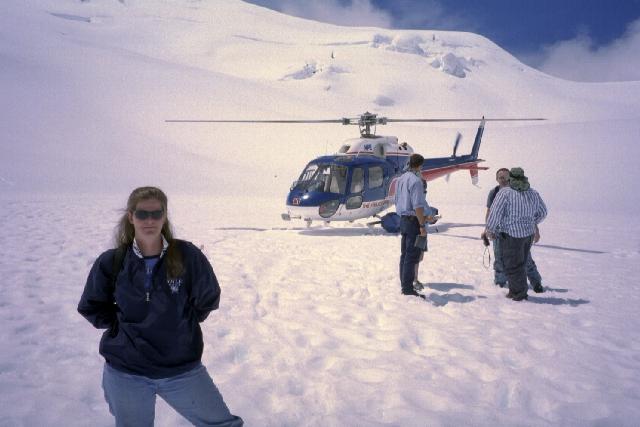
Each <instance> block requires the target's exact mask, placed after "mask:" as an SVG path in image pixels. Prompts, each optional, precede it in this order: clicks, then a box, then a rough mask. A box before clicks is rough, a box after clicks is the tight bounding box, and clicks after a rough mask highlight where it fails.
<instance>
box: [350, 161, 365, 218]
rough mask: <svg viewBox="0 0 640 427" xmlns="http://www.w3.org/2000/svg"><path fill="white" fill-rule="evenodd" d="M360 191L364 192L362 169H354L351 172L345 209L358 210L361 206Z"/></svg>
mask: <svg viewBox="0 0 640 427" xmlns="http://www.w3.org/2000/svg"><path fill="white" fill-rule="evenodd" d="M362 190H364V169H363V168H354V169H353V171H352V172H351V186H350V187H349V197H348V198H347V202H346V208H347V209H358V208H359V207H360V206H362Z"/></svg>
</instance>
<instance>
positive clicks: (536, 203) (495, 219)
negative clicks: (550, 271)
mask: <svg viewBox="0 0 640 427" xmlns="http://www.w3.org/2000/svg"><path fill="white" fill-rule="evenodd" d="M546 216H547V207H546V205H545V204H544V201H543V200H542V198H541V197H540V195H539V194H538V192H537V191H535V190H534V189H532V188H531V186H530V185H529V180H528V178H527V177H526V176H525V174H524V170H523V169H522V168H512V169H511V170H510V171H509V186H508V187H505V188H503V189H501V190H500V191H498V194H497V195H496V198H495V199H494V201H493V204H492V205H491V210H490V212H489V217H488V219H487V226H486V231H485V232H486V234H487V237H489V239H491V240H495V239H498V240H499V245H500V248H501V249H502V262H503V264H504V272H505V274H506V276H507V282H508V284H509V293H508V294H507V295H506V296H507V298H511V299H512V300H514V301H522V300H524V299H527V290H528V285H527V275H526V270H525V268H526V263H527V259H528V257H529V251H530V250H531V245H532V243H533V240H534V236H535V234H536V228H537V225H538V224H539V223H540V222H542V221H543V220H544V219H545V218H546Z"/></svg>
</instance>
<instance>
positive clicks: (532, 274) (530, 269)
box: [484, 168, 544, 293]
mask: <svg viewBox="0 0 640 427" xmlns="http://www.w3.org/2000/svg"><path fill="white" fill-rule="evenodd" d="M496 182H497V183H498V185H496V186H495V187H494V188H493V189H492V190H491V191H490V192H489V196H488V197H487V212H486V214H485V216H484V222H485V223H486V222H487V219H488V218H489V212H490V211H491V205H492V204H493V201H494V200H495V198H496V195H497V194H498V191H500V190H502V189H503V188H505V187H508V186H509V169H507V168H500V169H498V171H497V172H496ZM538 240H540V232H539V230H538V227H537V226H536V231H535V234H534V237H533V243H537V242H538ZM525 271H526V273H527V278H528V279H529V283H530V284H531V287H533V291H534V292H537V293H541V292H544V288H543V287H542V277H541V276H540V273H539V272H538V267H537V266H536V263H535V261H534V260H533V258H532V256H531V252H529V256H528V257H527V265H526V268H525ZM493 272H494V283H495V284H496V285H498V286H500V287H501V288H504V287H505V286H506V285H507V276H506V275H505V273H504V266H503V265H502V251H501V250H500V240H498V239H495V240H494V241H493Z"/></svg>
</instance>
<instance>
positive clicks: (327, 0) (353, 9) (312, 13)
mask: <svg viewBox="0 0 640 427" xmlns="http://www.w3.org/2000/svg"><path fill="white" fill-rule="evenodd" d="M264 3H268V4H269V5H270V7H273V8H275V9H277V10H279V11H281V12H282V13H285V14H287V15H294V16H298V17H301V18H306V19H311V20H314V21H320V22H328V23H331V24H336V25H345V26H358V27H382V28H391V26H392V17H391V15H390V14H389V13H387V12H385V11H383V10H381V9H379V8H377V7H375V6H374V5H373V4H371V2H370V1H369V0H352V1H349V2H348V3H345V2H341V1H340V0H323V1H318V2H316V1H313V2H300V1H299V0H272V1H268V2H263V4H264Z"/></svg>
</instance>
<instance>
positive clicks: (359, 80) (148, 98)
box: [0, 0, 640, 204]
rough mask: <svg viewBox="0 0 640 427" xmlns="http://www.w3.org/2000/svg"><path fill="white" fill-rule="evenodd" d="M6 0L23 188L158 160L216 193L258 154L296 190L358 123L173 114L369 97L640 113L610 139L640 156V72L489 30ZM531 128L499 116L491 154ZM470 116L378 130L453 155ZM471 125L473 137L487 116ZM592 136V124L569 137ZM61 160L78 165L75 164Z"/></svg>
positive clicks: (423, 110)
mask: <svg viewBox="0 0 640 427" xmlns="http://www.w3.org/2000/svg"><path fill="white" fill-rule="evenodd" d="M4 7H5V9H6V11H5V12H6V13H5V14H4V16H5V18H4V20H5V23H4V24H5V25H3V26H2V29H0V31H2V38H1V39H0V40H1V41H0V43H2V45H1V48H0V52H2V57H3V58H4V61H3V62H4V63H6V64H7V65H6V66H5V67H4V68H3V71H2V74H1V77H0V78H1V79H2V91H3V95H4V96H3V98H4V99H7V100H11V102H10V108H9V105H7V108H5V110H7V111H6V112H5V114H4V115H3V117H2V119H1V120H2V121H3V123H2V126H3V128H5V129H8V130H9V131H8V135H7V138H5V139H4V140H3V142H2V143H3V146H4V147H5V150H6V151H8V152H9V153H10V155H8V156H3V160H2V169H1V171H2V172H1V173H0V176H2V184H0V185H3V189H5V190H6V191H11V192H16V191H29V192H30V191H47V190H55V191H65V190H69V189H79V190H82V191H100V192H104V191H108V190H107V189H109V188H112V187H113V186H115V187H116V188H119V189H125V188H129V187H131V184H132V183H142V182H148V181H149V180H151V179H152V178H153V176H150V175H149V174H148V172H145V171H144V170H142V169H141V168H140V167H139V165H148V166H149V168H150V169H152V170H154V171H158V172H161V173H160V174H159V175H161V176H162V177H169V176H170V177H171V179H170V180H167V179H166V178H160V183H162V184H164V185H165V186H167V185H168V186H169V187H168V188H175V189H180V190H181V191H198V192H203V191H206V192H208V191H211V187H212V186H218V183H223V184H224V182H225V181H228V182H233V181H235V180H237V179H239V177H240V175H241V173H242V172H240V170H239V169H241V168H242V167H244V166H249V167H251V168H252V171H254V173H256V174H257V175H258V179H256V180H255V183H254V184H252V185H254V186H255V187H254V188H255V189H256V190H258V191H261V192H268V193H269V194H272V195H274V196H275V195H278V194H280V195H282V193H283V192H286V189H287V188H288V185H289V183H290V182H291V181H292V180H293V179H295V177H296V176H297V174H298V173H299V171H300V169H301V168H302V166H303V164H304V163H305V162H306V161H307V160H309V159H310V158H312V157H313V156H315V155H317V154H322V153H323V152H325V151H326V152H332V151H333V150H335V149H337V147H338V146H339V145H340V140H341V139H343V138H346V137H349V136H352V135H353V132H354V130H353V129H341V128H337V127H320V128H319V127H313V126H299V127H287V128H282V127H276V126H256V127H248V128H247V127H244V128H241V127H240V126H236V125H224V126H220V125H218V126H213V125H168V124H165V123H164V122H163V120H164V119H167V118H214V117H218V118H237V117H240V118H251V117H255V118H279V117H285V118H287V117H295V118H308V117H311V118H337V117H342V116H345V115H347V116H348V115H354V114H359V113H361V112H364V111H365V110H369V111H374V112H378V113H380V114H384V115H388V116H391V117H425V116H426V117H434V116H437V117H480V116H481V115H486V116H491V117H500V116H506V117H514V116H535V117H538V116H543V117H546V118H549V119H550V120H551V121H554V122H567V121H569V122H583V121H597V120H603V119H611V118H616V119H631V122H630V123H625V124H624V125H623V127H625V128H628V130H627V132H626V133H627V134H628V135H629V136H628V137H627V138H623V140H619V139H616V140H614V141H611V142H612V143H613V144H614V145H613V146H612V149H613V150H615V151H618V152H624V151H625V150H629V149H630V150H632V152H633V153H636V152H637V151H633V150H637V149H636V148H635V147H636V145H637V144H635V143H632V142H631V141H630V140H629V139H628V138H631V135H633V134H635V132H636V131H637V127H636V125H635V118H636V116H637V111H638V101H637V100H638V99H640V96H638V95H640V93H639V92H640V84H639V83H637V82H630V83H617V84H583V83H572V82H566V81H561V80H558V79H554V78H551V77H549V76H545V75H543V74H542V73H539V72H537V71H535V70H533V69H531V68H528V67H526V66H524V65H522V64H520V63H519V62H517V61H516V60H515V58H513V57H512V56H511V55H509V54H508V53H506V52H504V51H502V50H501V49H500V48H499V47H498V46H496V45H495V44H493V43H491V42H490V41H488V40H486V39H484V38H482V37H480V36H477V35H474V34H469V33H451V32H430V31H391V30H381V29H375V28H342V27H336V26H331V25H326V24H320V23H314V22H309V21H305V20H301V19H298V18H292V17H288V16H285V15H281V14H278V13H275V12H272V11H269V10H267V9H263V8H259V7H256V6H252V5H248V4H245V3H242V2H240V1H224V2H222V1H211V2H189V1H160V0H150V1H146V2H137V1H134V2H124V4H123V3H120V2H116V1H108V0H101V1H91V2H77V1H71V0H68V1H56V2H53V1H47V0H40V1H33V2H29V3H27V4H22V3H18V2H10V3H8V4H5V6H4ZM283 29H286V30H283ZM331 56H333V58H332V57H331ZM462 74H464V77H459V76H461V75H462ZM456 75H459V76H456ZM59 106H64V108H59ZM516 126H517V125H503V124H491V126H490V127H489V128H488V132H487V143H486V144H485V147H483V149H482V152H481V154H482V155H483V156H485V155H484V153H487V152H486V151H485V148H487V147H488V146H489V144H491V143H492V142H491V141H490V139H489V138H490V136H491V135H492V132H494V131H497V130H498V129H502V128H505V129H507V130H506V131H505V132H506V136H505V139H509V135H510V132H511V131H509V130H508V129H513V128H514V127H516ZM542 126H544V125H542ZM438 128H444V129H445V130H438ZM463 128H464V127H463ZM457 129H458V126H452V125H439V126H435V127H427V126H424V125H404V126H394V127H393V128H389V129H380V130H379V132H381V133H382V132H384V133H387V134H397V135H399V136H400V137H401V138H402V139H404V140H408V141H409V142H410V143H412V144H413V145H414V146H416V148H417V149H418V150H420V151H423V152H424V153H425V154H441V153H448V152H449V150H450V144H451V142H450V141H452V140H453V138H454V136H455V132H456V131H457ZM466 129H468V130H467V131H466V132H465V141H466V143H467V144H470V141H471V139H472V136H473V126H472V125H470V126H467V127H466ZM526 129H528V130H527V132H524V133H518V138H519V140H520V142H521V143H522V144H525V145H527V146H529V145H533V144H535V145H536V146H539V144H540V143H541V142H543V141H545V140H547V139H546V136H545V135H546V134H548V132H546V131H544V130H543V129H542V128H539V127H537V126H536V127H533V128H529V127H527V128H526ZM538 132H540V134H538ZM41 135H47V138H46V140H45V141H43V140H42V139H43V138H41V137H40V136H41ZM493 135H495V133H494V134H493ZM584 138H587V139H588V138H590V135H589V134H582V135H571V139H569V140H557V141H554V143H556V142H557V143H558V146H559V147H565V146H571V145H572V144H574V141H573V140H574V139H578V140H582V139H584ZM423 141H424V142H423ZM291 147H295V150H291ZM502 147H503V146H502V145H501V146H500V147H499V148H497V151H502V150H503V148H502ZM461 149H465V147H464V146H463V147H461ZM504 149H505V150H509V148H504ZM431 150H433V152H432V151H431ZM555 150H558V149H557V148H555V147H554V148H552V151H555ZM559 150H560V151H562V150H564V148H560V149H559ZM537 151H542V153H543V154H544V153H545V152H546V153H549V151H551V150H537ZM274 152H276V153H277V152H286V153H287V155H286V156H273V155H272V154H273V153H274ZM110 153H118V155H117V156H112V155H110ZM238 153H242V155H241V156H240V155H238ZM489 153H491V154H492V156H493V153H492V152H489ZM526 154H527V153H526V151H525V152H523V153H522V155H516V156H513V157H512V158H509V159H508V160H509V161H508V163H513V162H518V161H519V159H520V158H523V157H524V158H527V157H528V156H526ZM265 157H267V158H269V159H270V160H269V162H268V163H265V162H264V159H265ZM485 157H487V158H489V159H490V160H491V159H492V157H488V156H485ZM554 157H555V156H553V155H551V156H550V157H549V158H548V160H549V161H551V160H553V158H554ZM626 158H628V155H624V156H620V157H618V158H616V160H617V161H623V160H624V159H626ZM61 164H73V165H74V170H73V173H68V172H70V169H69V168H63V169H61V168H60V167H59V165H61ZM30 166H33V167H30ZM496 166H497V165H496ZM523 166H526V164H525V165H523ZM570 166H571V167H572V166H573V165H570ZM577 167H580V166H579V165H578V166H577ZM27 170H28V171H29V172H28V173H27V172H26V171H27ZM124 171H127V172H126V173H124ZM114 172H115V173H114ZM77 176H90V177H91V179H80V180H78V179H77ZM276 176H277V177H278V178H277V179H275V178H274V177H276ZM583 176H584V177H585V178H588V177H589V176H591V172H584V175H583ZM554 181H555V179H553V180H550V181H549V182H545V181H540V180H539V181H538V182H539V183H540V185H543V186H546V185H550V184H551V183H552V182H554ZM489 182H491V179H490V177H489ZM219 187H220V188H229V186H228V185H220V186H219ZM465 187H466V185H465ZM456 190H457V189H456ZM221 191H224V190H221ZM463 191H465V189H463ZM281 197H282V196H281ZM591 204H593V203H591Z"/></svg>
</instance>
